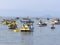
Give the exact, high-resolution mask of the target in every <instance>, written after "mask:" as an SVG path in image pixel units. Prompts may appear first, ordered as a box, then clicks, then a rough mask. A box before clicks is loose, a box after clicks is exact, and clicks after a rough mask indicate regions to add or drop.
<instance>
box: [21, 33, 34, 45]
mask: <svg viewBox="0 0 60 45" xmlns="http://www.w3.org/2000/svg"><path fill="white" fill-rule="evenodd" d="M21 45H33V32H21Z"/></svg>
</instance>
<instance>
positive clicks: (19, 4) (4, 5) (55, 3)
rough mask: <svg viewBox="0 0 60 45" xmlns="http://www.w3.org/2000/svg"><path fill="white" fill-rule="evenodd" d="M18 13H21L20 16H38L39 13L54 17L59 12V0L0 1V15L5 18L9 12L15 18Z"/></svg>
mask: <svg viewBox="0 0 60 45" xmlns="http://www.w3.org/2000/svg"><path fill="white" fill-rule="evenodd" d="M4 11H5V12H6V13H5V12H4ZM18 11H19V12H20V13H21V14H20V16H21V15H23V16H30V15H29V14H31V16H32V15H35V14H36V15H37V14H38V16H39V15H41V14H40V13H44V14H45V15H46V14H47V15H50V14H51V15H55V14H58V12H60V0H0V13H1V14H0V15H3V16H7V15H8V14H10V12H11V13H13V14H14V13H15V14H16V15H15V16H17V13H18ZM56 12H57V13H56ZM7 13H8V14H7ZM23 13H24V14H25V15H24V14H23ZM54 13H55V14H54ZM4 14H5V15H4ZM44 14H42V15H44ZM11 16H13V15H12V14H11ZM18 16H19V15H18Z"/></svg>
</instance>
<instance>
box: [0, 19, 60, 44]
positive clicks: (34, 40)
mask: <svg viewBox="0 0 60 45" xmlns="http://www.w3.org/2000/svg"><path fill="white" fill-rule="evenodd" d="M34 21H35V23H34V30H33V32H16V33H15V32H13V31H12V30H9V29H8V27H7V26H6V25H3V24H0V45H60V25H55V27H56V28H55V29H54V30H52V29H50V21H48V22H49V23H48V26H46V27H38V25H37V22H38V21H36V20H34ZM45 21H47V20H45ZM17 22H18V28H20V26H21V23H20V21H17Z"/></svg>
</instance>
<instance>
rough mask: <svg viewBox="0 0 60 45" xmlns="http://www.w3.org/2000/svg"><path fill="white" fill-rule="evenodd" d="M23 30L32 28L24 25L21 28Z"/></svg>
mask: <svg viewBox="0 0 60 45" xmlns="http://www.w3.org/2000/svg"><path fill="white" fill-rule="evenodd" d="M20 30H21V31H31V28H30V27H29V26H28V25H24V26H22V27H21V28H20Z"/></svg>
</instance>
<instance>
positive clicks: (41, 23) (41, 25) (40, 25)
mask: <svg viewBox="0 0 60 45" xmlns="http://www.w3.org/2000/svg"><path fill="white" fill-rule="evenodd" d="M38 25H39V27H43V26H47V22H42V21H41V20H40V21H39V23H38Z"/></svg>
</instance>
